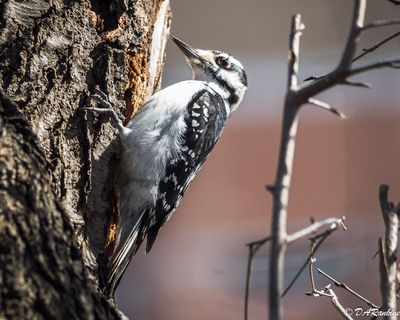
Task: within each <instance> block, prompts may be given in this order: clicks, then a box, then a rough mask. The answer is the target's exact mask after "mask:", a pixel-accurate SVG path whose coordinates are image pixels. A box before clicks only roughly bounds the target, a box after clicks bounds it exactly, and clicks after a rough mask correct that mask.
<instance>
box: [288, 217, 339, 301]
mask: <svg viewBox="0 0 400 320" xmlns="http://www.w3.org/2000/svg"><path fill="white" fill-rule="evenodd" d="M331 219H334V218H331ZM327 220H329V219H327ZM340 220H341V222H339V224H340V225H341V226H342V228H343V229H344V230H346V227H345V226H344V224H343V220H344V217H343V218H342V219H340ZM325 221H326V220H325ZM335 222H336V221H335ZM313 225H314V224H312V225H311V226H313ZM337 226H338V225H336V227H335V228H328V229H327V230H325V231H324V232H322V233H320V234H316V235H315V236H313V237H312V238H310V241H311V244H310V252H309V255H308V257H307V259H306V261H304V263H303V265H302V266H301V267H300V269H299V271H297V273H296V275H295V276H294V277H293V279H292V280H291V281H290V282H289V285H288V286H287V287H286V289H285V291H283V293H282V297H284V296H285V295H286V294H287V293H288V292H289V290H290V289H291V288H292V286H293V285H294V283H295V282H296V281H297V279H298V278H299V277H300V275H301V273H302V272H303V271H304V269H305V268H306V267H307V265H309V264H310V263H312V261H313V259H314V255H315V253H316V252H317V250H318V248H319V247H320V246H321V245H322V243H323V242H324V241H325V239H326V238H328V237H329V236H330V235H331V234H332V233H333V232H334V231H336V230H337ZM303 230H304V229H303Z"/></svg>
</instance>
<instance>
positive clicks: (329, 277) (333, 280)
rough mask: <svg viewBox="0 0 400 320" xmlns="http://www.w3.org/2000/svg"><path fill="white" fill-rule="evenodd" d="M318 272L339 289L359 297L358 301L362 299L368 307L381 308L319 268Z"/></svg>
mask: <svg viewBox="0 0 400 320" xmlns="http://www.w3.org/2000/svg"><path fill="white" fill-rule="evenodd" d="M317 271H318V272H319V273H320V274H322V275H323V276H324V277H326V278H328V279H329V280H331V281H332V282H333V283H334V284H335V286H337V287H339V288H343V289H344V290H346V291H347V292H349V293H351V294H352V295H353V296H355V297H357V298H358V299H360V300H361V301H363V302H365V303H366V304H367V305H368V306H370V307H372V308H375V309H379V308H380V307H379V306H377V305H376V304H374V303H372V302H371V301H370V300H368V299H367V298H365V297H363V296H362V295H360V294H359V293H357V292H355V291H354V290H353V289H351V288H350V287H349V286H348V285H346V284H345V283H343V282H339V281H337V280H336V279H334V278H333V277H332V276H330V275H329V274H327V273H326V272H324V271H322V270H321V269H319V268H317Z"/></svg>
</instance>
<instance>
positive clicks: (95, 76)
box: [0, 0, 171, 319]
mask: <svg viewBox="0 0 400 320" xmlns="http://www.w3.org/2000/svg"><path fill="white" fill-rule="evenodd" d="M170 21H171V13H170V8H169V0H153V1H149V0H121V1H119V0H115V1H101V0H98V1H95V0H91V1H88V0H87V1H68V0H67V1H65V0H64V1H63V0H52V1H44V0H27V1H16V0H8V1H3V2H0V89H1V90H2V91H3V93H4V95H5V96H7V97H9V98H10V99H11V100H12V101H14V102H15V103H16V105H17V106H18V108H17V109H18V110H16V111H15V114H17V118H18V119H20V118H21V119H26V121H27V122H26V124H25V123H24V125H23V129H21V128H22V127H21V128H20V127H18V126H19V125H20V122H19V120H18V121H17V120H15V121H16V122H15V121H14V120H13V119H14V117H15V115H14V114H12V112H11V111H10V112H9V110H8V105H11V102H7V103H6V104H4V101H5V100H4V99H6V98H4V99H3V100H4V101H3V109H2V110H3V112H2V121H3V122H2V123H3V134H5V135H6V137H7V139H8V140H4V136H3V137H1V139H2V140H1V141H0V145H1V148H0V170H1V179H2V180H1V181H0V187H1V200H0V236H1V239H2V240H1V247H2V249H1V250H0V257H1V259H2V263H1V267H0V271H1V272H2V273H1V277H0V281H1V290H6V291H7V290H10V291H7V292H8V293H7V296H4V295H2V296H1V303H2V306H1V311H0V318H1V317H2V316H1V312H3V313H4V314H6V312H12V310H13V308H14V309H15V310H20V309H19V307H18V306H16V305H15V304H13V303H17V301H19V302H18V303H20V304H21V305H23V304H24V303H23V302H21V299H27V301H28V302H27V304H26V308H29V307H31V308H32V309H31V311H32V312H34V313H33V314H32V315H33V317H27V316H21V317H19V316H17V315H15V317H16V318H19V319H20V318H42V317H44V318H46V319H49V318H57V319H59V318H63V317H64V316H68V317H69V316H71V317H72V318H74V317H73V316H72V314H69V313H63V311H62V310H65V312H78V311H79V310H80V309H79V310H78V304H79V308H81V309H82V310H83V311H82V310H81V311H82V312H87V314H88V315H89V314H91V315H93V317H94V316H95V315H96V313H95V312H94V309H92V308H94V304H95V303H98V301H95V297H96V295H95V293H94V292H92V293H90V290H95V289H98V288H97V287H98V285H99V279H100V278H101V277H102V274H101V270H102V269H101V268H99V265H100V266H101V265H102V263H103V261H104V259H103V256H104V254H105V250H106V241H107V232H108V230H107V229H108V224H109V221H110V219H111V218H112V215H113V212H115V208H114V203H115V199H114V198H115V197H114V188H113V179H114V177H113V174H114V170H115V165H116V163H117V161H118V160H117V155H118V152H119V141H118V139H117V137H116V130H115V129H114V128H113V126H112V125H111V124H109V121H108V119H107V118H106V117H104V116H95V115H93V114H91V113H87V112H82V111H80V110H79V108H81V107H83V106H85V105H87V104H88V101H89V100H88V96H89V95H90V94H91V93H93V91H94V89H95V88H99V89H101V90H102V91H104V92H105V93H106V94H108V96H109V98H110V101H111V102H112V103H113V105H114V106H116V107H117V108H118V109H119V111H120V112H121V113H122V114H123V115H124V116H125V117H126V119H129V118H130V117H132V116H133V114H134V113H135V112H136V111H137V110H138V109H139V108H140V106H141V105H142V103H143V102H144V101H145V100H146V99H147V98H148V97H149V96H150V95H151V94H152V93H153V92H154V91H155V90H157V89H158V88H159V86H160V81H161V71H162V66H163V63H164V49H165V44H166V41H167V37H168V34H169V27H170ZM3 93H2V95H3ZM21 121H22V120H21ZM5 124H6V125H5ZM4 128H8V129H7V130H6V129H4ZM18 130H22V131H23V132H22V133H23V134H22V133H21V132H19V131H18ZM4 132H6V133H4ZM14 144H15V145H14ZM22 191H23V192H22ZM55 199H56V200H55ZM72 238H74V239H75V240H73V239H72ZM46 239H47V241H46ZM51 239H53V240H52V241H51ZM74 241H75V242H74ZM74 243H75V244H74ZM59 246H61V247H62V248H59ZM63 246H64V247H63ZM52 252H53V253H54V254H52ZM81 252H82V255H81ZM82 256H83V258H82ZM81 260H82V261H81ZM80 261H81V264H82V262H83V265H84V267H85V270H86V273H87V276H85V273H84V272H83V270H81V269H79V268H82V265H79V262H80ZM17 266H18V267H17ZM54 269H55V270H54ZM78 269H79V270H78ZM7 270H9V271H8V273H7ZM26 274H30V277H29V278H26V277H25V276H24V275H26ZM73 276H77V277H78V279H77V280H75V281H72V280H71V278H73ZM58 277H61V278H62V279H58ZM87 277H88V278H89V279H90V280H91V281H89V283H87V279H86V278H87ZM32 279H36V280H32ZM3 286H5V288H3ZM90 286H92V287H93V288H92V289H90V288H89V287H90ZM85 288H86V289H85ZM85 290H87V292H86V293H87V294H85ZM52 291H54V292H58V293H59V295H58V296H57V297H56V295H54V300H52V299H53V298H52V296H51V294H50V293H51V292H52ZM61 291H62V292H63V293H62V294H61V293H60V292H61ZM48 293H49V294H48ZM89 293H90V294H92V295H93V296H91V295H89ZM3 294H4V291H3ZM66 295H68V296H69V295H71V297H70V299H71V301H73V300H74V299H76V301H77V304H76V305H75V307H74V306H70V305H68V304H67V303H64V301H65V299H66V297H65V296H66ZM11 298H13V299H14V300H13V299H11ZM30 299H32V301H36V302H35V303H32V304H30V303H29V301H30ZM96 299H97V300H99V299H102V298H100V296H98V297H96ZM78 300H79V301H78ZM13 301H14V302H13ZM78 302H79V303H78ZM57 303H58V304H61V305H59V306H58V305H57ZM63 304H64V305H63ZM50 305H52V306H53V308H54V317H53V316H52V315H51V314H48V315H46V314H41V310H42V309H43V310H44V311H46V310H47V311H48V310H50V307H49V306H50ZM105 306H106V304H105V305H104V307H103V309H102V311H98V312H97V311H96V312H97V313H98V315H99V317H98V318H101V317H100V314H102V315H106V314H107V313H106V312H105V311H106V307H105ZM67 307H71V310H69V308H67ZM21 308H22V307H21ZM61 309H62V310H61ZM51 310H53V309H51ZM25 311H26V310H25ZM25 311H24V312H25ZM47 311H46V312H47ZM21 312H22V311H21ZM35 312H36V313H37V316H35ZM58 312H60V313H58ZM82 314H84V313H82ZM6 318H7V319H12V318H13V317H11V316H10V317H7V316H6ZM80 318H84V319H86V318H87V319H89V318H91V317H89V316H88V317H80ZM105 318H107V317H105Z"/></svg>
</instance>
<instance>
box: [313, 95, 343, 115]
mask: <svg viewBox="0 0 400 320" xmlns="http://www.w3.org/2000/svg"><path fill="white" fill-rule="evenodd" d="M308 102H309V103H311V104H313V105H314V106H317V107H319V108H322V109H324V110H327V111H329V112H331V113H333V114H334V115H335V116H338V117H339V118H341V119H345V118H346V117H345V116H344V114H341V113H340V112H339V111H338V110H337V109H335V108H333V107H332V106H330V105H329V104H327V103H326V102H323V101H320V100H318V99H315V98H309V99H308Z"/></svg>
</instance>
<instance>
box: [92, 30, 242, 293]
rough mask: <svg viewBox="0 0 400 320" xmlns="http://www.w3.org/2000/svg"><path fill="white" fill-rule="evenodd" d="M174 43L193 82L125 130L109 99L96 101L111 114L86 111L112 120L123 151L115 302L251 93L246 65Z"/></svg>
mask: <svg viewBox="0 0 400 320" xmlns="http://www.w3.org/2000/svg"><path fill="white" fill-rule="evenodd" d="M173 40H174V42H175V43H176V44H177V46H178V47H179V48H180V49H181V50H182V52H183V53H184V54H185V56H186V58H187V61H188V63H189V65H190V66H191V68H192V71H193V78H194V79H193V80H188V81H182V82H179V83H176V84H174V85H171V86H169V87H167V88H165V89H163V90H160V91H158V92H157V93H155V94H154V95H153V96H151V97H150V99H149V100H148V101H147V102H146V103H145V104H144V105H143V107H142V108H141V109H140V111H139V112H137V113H136V115H135V116H134V117H133V118H132V119H131V120H130V121H129V123H128V124H127V125H126V126H124V125H123V124H122V122H121V120H120V119H119V118H118V116H117V115H116V113H115V111H114V110H113V108H112V106H111V104H110V103H109V102H108V100H107V96H106V95H104V94H103V93H98V94H96V95H94V96H93V97H94V99H95V100H96V101H97V102H99V103H100V104H101V105H102V106H103V107H104V108H86V109H88V110H92V111H96V112H100V113H109V114H111V116H112V117H113V118H114V120H115V121H116V122H117V125H118V129H119V133H120V138H121V145H122V151H121V153H122V154H121V161H120V165H119V169H118V177H117V190H118V193H119V199H120V217H119V221H118V225H117V238H116V243H115V247H114V251H113V253H112V255H111V257H110V259H109V263H108V276H107V284H106V288H105V293H106V294H107V295H108V296H109V297H114V292H115V289H116V287H117V286H118V283H119V281H120V279H121V277H122V275H123V273H124V271H125V269H126V268H127V266H128V264H129V262H130V260H131V258H132V256H133V255H134V254H135V253H136V252H137V250H138V249H139V246H140V245H141V243H142V242H143V240H144V239H145V238H146V237H147V246H146V252H149V251H150V250H151V248H152V246H153V244H154V241H155V239H156V237H157V234H158V232H159V230H160V229H161V227H162V226H163V225H164V224H165V223H166V222H167V221H168V220H169V218H170V217H171V215H172V213H173V212H174V210H175V209H176V208H177V206H178V205H179V203H180V201H181V200H182V197H183V195H184V193H185V191H186V189H187V188H188V186H189V184H190V182H191V181H192V180H193V178H194V177H195V175H196V173H197V171H198V170H199V169H200V168H201V166H202V165H203V163H204V161H205V160H206V159H207V157H208V155H209V153H210V152H211V150H212V149H213V148H214V145H215V143H216V142H217V140H218V139H219V137H220V135H221V133H222V131H223V129H224V127H225V122H226V120H227V118H228V117H229V116H230V114H231V113H232V112H233V111H235V110H236V109H237V107H238V106H239V103H240V102H241V100H242V98H243V95H244V93H245V91H246V89H247V78H246V73H245V71H244V69H243V66H242V64H241V63H240V62H239V61H238V60H236V59H235V58H233V57H232V56H230V55H229V54H227V53H224V52H221V51H216V50H201V49H195V48H193V47H191V46H189V45H188V44H186V43H185V42H183V41H181V40H179V39H177V38H175V37H173Z"/></svg>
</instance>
